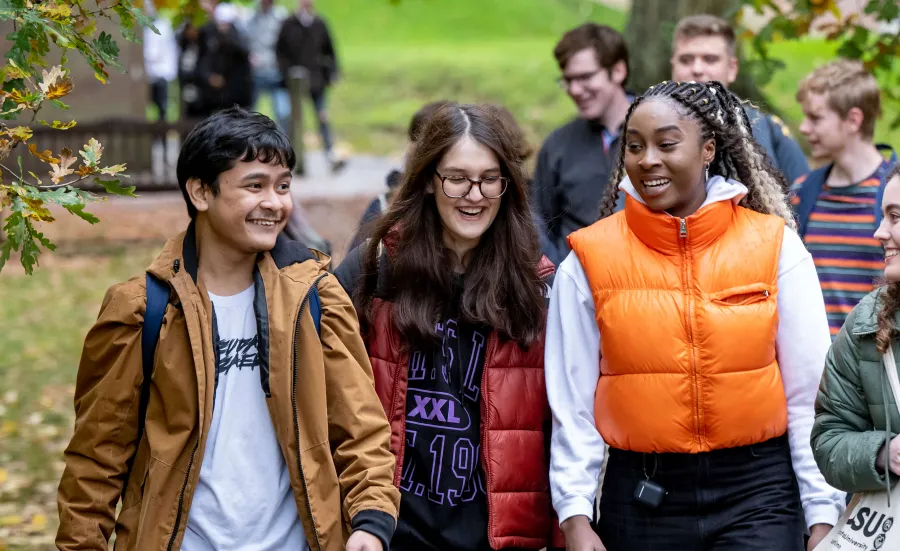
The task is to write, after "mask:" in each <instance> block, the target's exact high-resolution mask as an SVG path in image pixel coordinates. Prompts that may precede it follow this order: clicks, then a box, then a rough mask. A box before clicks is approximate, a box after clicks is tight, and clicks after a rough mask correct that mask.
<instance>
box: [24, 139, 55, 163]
mask: <svg viewBox="0 0 900 551" xmlns="http://www.w3.org/2000/svg"><path fill="white" fill-rule="evenodd" d="M28 151H31V154H32V155H34V156H35V157H37V158H38V159H40V160H42V161H44V162H45V163H50V164H52V163H58V162H59V159H57V158H55V157H53V152H52V151H50V150H49V149H45V150H44V151H38V148H37V145H35V144H33V143H30V144H28Z"/></svg>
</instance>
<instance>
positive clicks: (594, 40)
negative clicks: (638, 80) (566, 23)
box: [553, 23, 628, 80]
mask: <svg viewBox="0 0 900 551" xmlns="http://www.w3.org/2000/svg"><path fill="white" fill-rule="evenodd" d="M586 48H593V49H594V52H596V53H597V63H599V64H600V66H601V67H603V68H604V69H606V70H607V71H611V70H612V68H613V65H615V64H616V63H618V62H620V61H622V62H624V63H625V74H626V77H625V79H626V80H627V79H628V76H627V74H628V46H626V45H625V39H624V38H623V37H622V35H621V34H620V33H619V32H618V31H616V30H615V29H613V28H612V27H607V26H606V25H598V24H596V23H584V24H583V25H579V26H577V27H575V28H574V29H572V30H570V31H569V32H567V33H566V34H564V35H563V37H562V38H561V39H560V40H559V42H558V43H557V44H556V47H555V48H554V49H553V56H554V57H555V58H556V62H557V63H558V64H559V68H560V70H564V69H565V68H566V63H568V62H569V59H570V58H571V57H572V56H573V55H575V54H576V53H578V52H580V51H581V50H584V49H586Z"/></svg>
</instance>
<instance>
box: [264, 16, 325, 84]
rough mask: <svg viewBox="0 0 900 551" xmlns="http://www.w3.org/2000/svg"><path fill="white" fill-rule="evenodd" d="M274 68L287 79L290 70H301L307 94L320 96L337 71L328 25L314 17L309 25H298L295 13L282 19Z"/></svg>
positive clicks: (276, 44) (299, 23) (298, 21)
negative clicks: (306, 78)
mask: <svg viewBox="0 0 900 551" xmlns="http://www.w3.org/2000/svg"><path fill="white" fill-rule="evenodd" d="M275 53H276V54H277V56H278V68H279V69H280V70H281V74H282V75H284V76H285V77H287V75H288V69H290V68H291V67H296V66H300V67H305V68H306V70H307V71H309V91H310V93H311V94H313V95H318V94H320V93H322V92H323V91H324V90H325V88H326V87H328V85H329V84H331V81H332V80H333V79H334V76H335V74H336V73H337V71H338V66H337V55H336V54H335V52H334V43H333V42H332V40H331V33H330V32H328V26H327V25H326V24H325V21H324V20H323V19H322V18H321V17H319V16H318V15H316V16H314V17H313V20H312V22H311V23H310V25H309V26H305V25H303V23H301V22H300V19H299V17H298V16H297V14H292V15H291V16H290V17H288V18H287V19H285V20H284V24H283V25H282V26H281V32H280V33H279V35H278V41H277V42H276V43H275Z"/></svg>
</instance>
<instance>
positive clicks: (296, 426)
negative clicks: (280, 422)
mask: <svg viewBox="0 0 900 551" xmlns="http://www.w3.org/2000/svg"><path fill="white" fill-rule="evenodd" d="M326 275H327V274H324V275H321V276H319V278H318V279H316V280H315V281H313V284H312V285H311V286H310V288H309V290H308V291H306V295H305V296H304V297H303V301H302V302H301V303H300V309H299V310H298V311H297V323H296V324H295V325H294V366H293V367H294V369H293V382H292V383H291V407H293V409H294V438H296V439H297V467H298V468H299V469H300V482H302V483H303V495H304V497H306V511H307V512H308V513H309V520H310V521H311V522H312V527H313V533H314V535H315V536H316V548H317V549H318V550H319V551H322V542H321V541H320V540H319V529H318V528H317V527H316V519H315V517H313V512H312V503H310V501H309V489H308V488H307V486H306V474H304V472H303V461H302V460H301V459H300V421H299V417H298V413H297V339H298V338H300V319H301V316H303V309H304V308H306V303H307V302H309V294H310V293H312V290H313V289H314V288H316V287H318V285H319V282H320V281H322V279H324V278H325V276H326Z"/></svg>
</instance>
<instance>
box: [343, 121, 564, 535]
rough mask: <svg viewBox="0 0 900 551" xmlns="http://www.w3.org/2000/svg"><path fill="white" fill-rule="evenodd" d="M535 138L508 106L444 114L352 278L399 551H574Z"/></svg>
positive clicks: (423, 137)
mask: <svg viewBox="0 0 900 551" xmlns="http://www.w3.org/2000/svg"><path fill="white" fill-rule="evenodd" d="M521 143H522V139H521V135H520V134H519V132H518V130H517V129H516V128H515V127H514V126H513V125H512V124H511V123H509V122H508V121H505V120H504V118H503V117H502V115H501V114H500V111H499V110H498V109H497V108H495V107H491V106H475V105H459V104H454V103H448V104H446V105H444V106H442V107H441V108H440V109H439V110H438V111H437V112H435V113H434V115H432V117H431V119H430V120H429V122H428V123H427V124H426V126H425V127H424V128H423V129H422V131H421V134H420V135H419V139H418V140H417V142H416V144H415V146H414V147H413V148H412V149H411V150H410V152H409V156H408V160H407V165H406V171H405V173H404V175H403V180H402V182H401V184H400V187H399V189H398V190H397V191H396V195H395V199H394V201H393V202H392V203H391V205H390V207H389V209H388V211H387V212H386V213H385V214H384V216H383V218H382V219H381V221H380V222H379V224H378V225H377V226H376V228H375V230H374V232H373V234H372V237H371V238H370V239H369V240H368V241H367V242H366V243H364V244H362V245H360V246H359V247H357V248H356V249H354V250H353V251H351V252H350V253H349V255H348V257H347V258H346V259H345V260H344V262H343V263H342V264H341V266H340V267H339V268H338V270H337V271H336V275H337V276H338V279H339V280H340V281H341V283H342V284H343V285H344V288H345V289H347V291H348V293H350V294H351V295H352V296H353V297H354V303H355V304H356V307H357V312H358V314H359V318H360V322H361V326H362V333H363V336H364V339H365V341H366V345H367V348H368V353H369V358H370V359H371V361H372V367H373V372H374V375H375V387H376V390H377V392H378V395H379V397H380V398H381V403H382V405H383V406H384V409H385V412H386V414H387V417H388V420H389V421H390V423H391V429H392V436H391V451H392V452H393V453H394V455H395V457H396V458H397V464H396V470H395V478H394V482H395V483H396V484H397V485H398V486H399V488H400V490H401V494H402V503H401V507H400V517H399V520H398V522H397V529H396V532H395V535H394V539H393V541H392V543H391V549H392V550H394V551H413V550H415V551H419V550H444V549H454V550H460V551H487V550H489V549H542V548H544V547H547V546H548V545H549V546H552V545H553V543H554V542H552V541H551V540H552V539H553V538H552V536H553V535H554V534H555V535H556V536H557V537H556V542H555V544H556V545H557V546H561V545H564V543H563V542H562V541H561V533H560V532H559V530H558V528H557V522H556V520H555V518H554V517H553V514H552V507H551V504H550V488H549V480H548V464H547V458H548V453H549V450H548V449H547V442H548V441H549V424H550V416H549V414H550V411H549V406H548V404H547V396H546V392H545V390H544V379H543V365H544V362H543V349H544V344H543V342H544V337H543V335H544V323H545V319H546V315H547V304H546V300H547V299H546V295H547V291H548V285H549V283H550V281H549V279H550V277H551V276H552V274H553V265H552V263H550V262H549V261H548V260H547V259H546V258H543V257H542V256H541V253H540V248H539V246H538V237H537V234H536V230H535V227H534V224H533V222H532V217H531V210H530V207H529V202H528V190H527V184H526V182H527V180H526V174H525V171H524V168H523V166H522V155H521Z"/></svg>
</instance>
